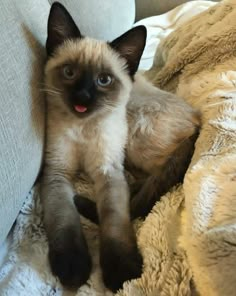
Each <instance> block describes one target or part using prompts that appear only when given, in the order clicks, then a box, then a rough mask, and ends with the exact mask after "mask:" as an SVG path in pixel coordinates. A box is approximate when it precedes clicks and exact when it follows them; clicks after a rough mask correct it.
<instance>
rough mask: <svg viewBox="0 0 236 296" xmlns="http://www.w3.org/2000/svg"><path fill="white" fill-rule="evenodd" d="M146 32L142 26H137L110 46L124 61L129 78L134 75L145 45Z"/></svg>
mask: <svg viewBox="0 0 236 296" xmlns="http://www.w3.org/2000/svg"><path fill="white" fill-rule="evenodd" d="M146 37H147V30H146V28H145V27H144V26H137V27H134V28H133V29H131V30H129V31H127V32H126V33H124V34H123V35H121V36H120V37H118V38H117V39H115V40H114V41H112V42H111V43H110V46H111V47H112V48H113V49H115V50H116V51H117V52H118V53H119V54H120V55H121V56H122V57H123V58H125V59H126V61H127V65H128V70H129V73H130V75H131V76H133V75H134V74H135V72H136V71H137V69H138V65H139V62H140V59H141V56H142V53H143V50H144V47H145V44H146Z"/></svg>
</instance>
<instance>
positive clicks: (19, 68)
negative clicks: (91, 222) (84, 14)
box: [0, 0, 49, 243]
mask: <svg viewBox="0 0 236 296" xmlns="http://www.w3.org/2000/svg"><path fill="white" fill-rule="evenodd" d="M48 10H49V4H48V2H47V1H46V0H45V5H44V1H42V0H40V1H39V0H35V1H30V0H24V1H17V0H15V1H1V3H0V105H1V112H0V243H1V242H2V241H3V240H4V238H5V237H6V235H7V233H8V231H9V229H10V227H11V226H12V224H13V222H14V220H15V218H16V216H17V213H18V212H19V209H20V207H21V206H22V203H23V201H24V199H25V197H26V195H27V194H28V192H29V190H30V188H31V187H32V185H33V183H34V182H35V179H36V177H37V174H38V172H39V169H40V164H41V160H42V151H43V137H44V108H43V105H44V98H43V96H42V93H40V92H39V88H40V87H41V88H42V85H41V86H40V83H41V82H42V69H43V56H44V55H43V53H44V50H43V48H42V47H41V46H40V44H39V43H38V41H37V40H36V39H35V38H34V37H33V36H32V32H30V30H31V31H34V30H35V33H36V32H37V34H36V36H37V37H38V39H39V40H40V41H42V42H44V41H45V40H44V39H45V36H43V35H42V32H44V34H45V30H46V15H47V14H48ZM44 20H45V21H44ZM29 25H30V28H31V29H29V27H28V26H29Z"/></svg>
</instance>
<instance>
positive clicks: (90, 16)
mask: <svg viewBox="0 0 236 296" xmlns="http://www.w3.org/2000/svg"><path fill="white" fill-rule="evenodd" d="M57 1H58V0H57ZM49 2H50V3H53V2H55V1H54V0H49ZM59 2H61V3H62V4H64V5H65V6H66V8H67V9H68V10H69V12H70V13H71V15H72V16H73V18H74V20H75V21H76V23H77V24H78V25H79V28H80V30H81V33H82V34H84V35H87V36H90V37H93V38H98V39H102V40H110V41H111V40H113V39H114V38H116V37H118V36H119V35H121V34H122V33H124V32H125V31H127V30H128V29H130V28H131V27H132V25H133V23H134V18H135V0H118V1H117V0H100V1H98V0H60V1H59Z"/></svg>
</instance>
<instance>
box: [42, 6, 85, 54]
mask: <svg viewBox="0 0 236 296" xmlns="http://www.w3.org/2000/svg"><path fill="white" fill-rule="evenodd" d="M81 37H82V35H81V33H80V31H79V29H78V27H77V26H76V24H75V22H74V21H73V19H72V17H71V15H70V14H69V12H68V11H67V10H66V9H65V7H64V6H63V5H62V4H60V3H59V2H54V3H53V4H52V7H51V10H50V14H49V18H48V37H47V42H46V50H47V54H48V55H52V53H53V52H54V51H55V49H56V48H57V47H58V46H59V45H61V44H62V43H63V42H64V41H65V40H66V39H71V38H81Z"/></svg>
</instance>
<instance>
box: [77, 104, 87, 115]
mask: <svg viewBox="0 0 236 296" xmlns="http://www.w3.org/2000/svg"><path fill="white" fill-rule="evenodd" d="M74 108H75V111H77V112H79V113H84V112H86V111H87V109H88V108H87V107H85V106H83V105H75V106H74Z"/></svg>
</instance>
